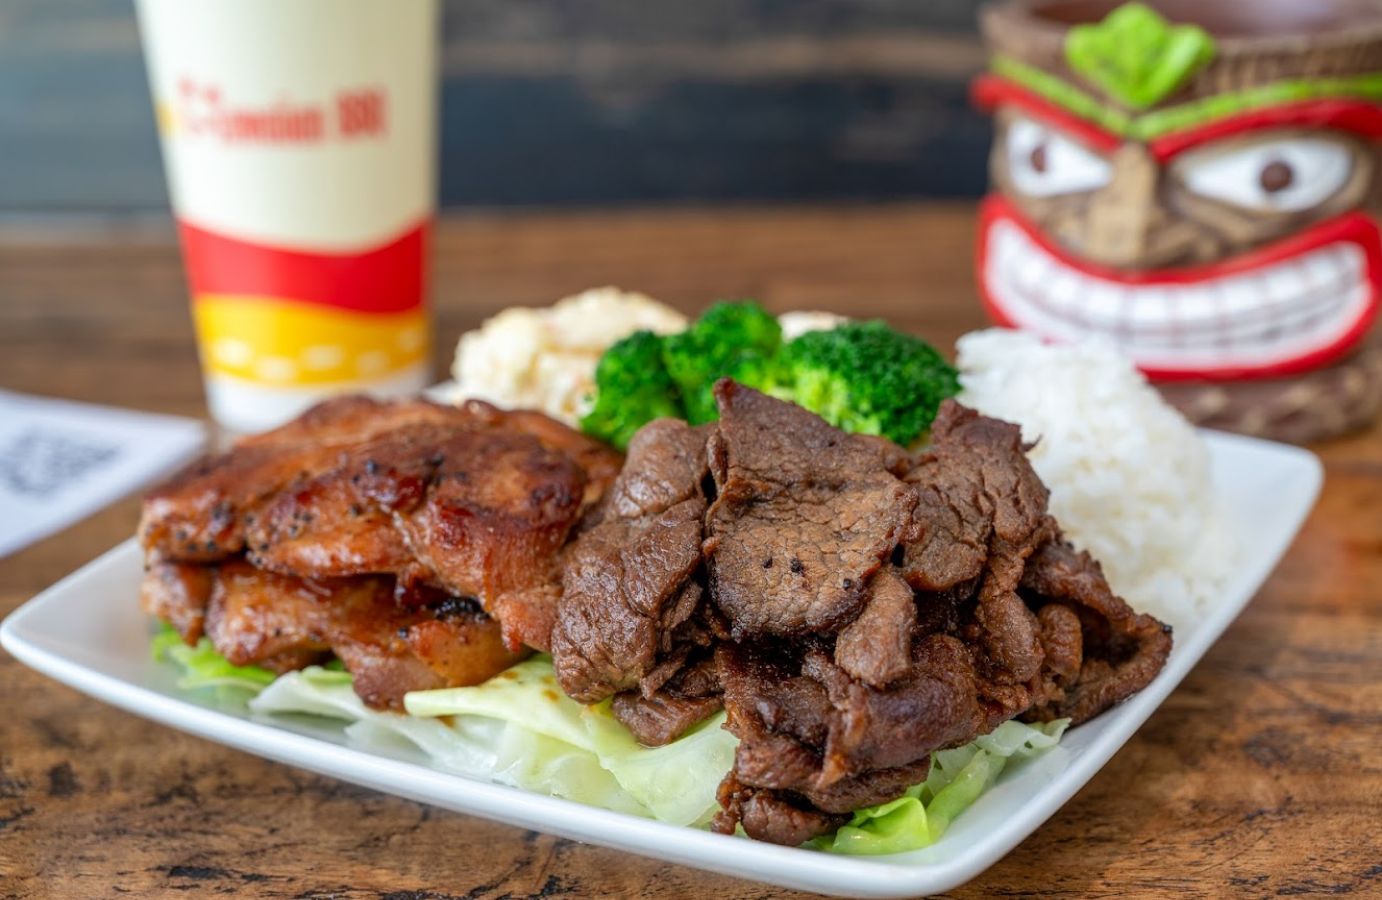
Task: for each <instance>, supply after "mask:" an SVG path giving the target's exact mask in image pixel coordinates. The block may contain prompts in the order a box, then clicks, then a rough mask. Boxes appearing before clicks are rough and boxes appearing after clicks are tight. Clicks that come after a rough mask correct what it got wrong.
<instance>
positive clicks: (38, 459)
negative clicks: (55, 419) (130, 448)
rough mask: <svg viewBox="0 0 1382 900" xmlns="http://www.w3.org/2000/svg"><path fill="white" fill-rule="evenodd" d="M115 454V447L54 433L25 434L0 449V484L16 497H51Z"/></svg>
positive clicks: (37, 432) (118, 453) (106, 461)
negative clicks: (17, 495) (21, 495)
mask: <svg viewBox="0 0 1382 900" xmlns="http://www.w3.org/2000/svg"><path fill="white" fill-rule="evenodd" d="M119 455H120V447H119V445H118V444H107V443H101V442H99V441H93V440H91V439H89V438H86V437H76V436H74V435H69V434H62V433H60V432H55V431H39V430H33V431H26V432H24V433H22V434H20V435H19V436H18V437H16V438H15V439H14V440H13V441H11V442H10V443H9V445H8V446H6V447H4V448H3V449H0V483H3V484H4V485H5V486H7V487H8V488H9V489H10V490H11V491H12V492H14V493H16V494H24V495H26V496H30V497H40V498H41V497H51V496H53V495H54V494H56V493H57V492H58V491H60V490H62V489H63V488H65V487H67V486H68V485H71V484H73V483H75V482H77V481H79V480H81V479H82V478H84V477H85V476H87V475H89V474H90V473H91V472H93V471H94V470H96V469H99V468H101V467H102V466H105V465H108V464H109V463H110V462H111V461H112V460H114V459H115V458H116V457H117V456H119Z"/></svg>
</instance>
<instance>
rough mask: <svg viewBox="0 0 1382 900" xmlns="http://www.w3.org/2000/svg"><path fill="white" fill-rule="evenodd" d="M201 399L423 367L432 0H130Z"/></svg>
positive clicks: (287, 404) (252, 408) (228, 420)
mask: <svg viewBox="0 0 1382 900" xmlns="http://www.w3.org/2000/svg"><path fill="white" fill-rule="evenodd" d="M137 8H138V14H139V24H140V31H141V34H142V37H143V43H144V51H145V56H146V59H147V63H148V70H149V81H150V84H151V87H152V90H153V98H154V106H155V111H156V114H157V121H158V130H159V136H160V141H161V144H162V148H163V160H164V166H165V169H166V171H167V176H168V186H169V192H170V194H171V197H172V205H173V212H174V214H175V216H176V218H177V224H178V230H179V236H180V239H181V242H182V250H183V257H184V263H185V265H186V270H187V279H188V283H189V287H190V290H191V294H192V315H193V320H194V322H195V326H196V334H197V343H198V350H199V353H200V356H201V361H202V369H203V373H204V376H205V383H206V395H207V402H208V406H209V407H210V411H211V415H212V417H213V418H214V419H216V420H217V422H218V423H220V424H221V425H222V426H224V427H226V428H229V429H231V430H235V431H251V430H258V429H263V428H268V427H271V426H273V425H276V424H279V423H281V422H283V421H285V420H287V419H289V418H291V417H292V416H294V415H296V414H298V413H299V412H301V411H302V410H303V409H305V408H306V407H308V406H309V405H311V404H312V403H314V402H316V401H318V400H320V399H322V398H323V397H326V396H328V395H331V394H336V393H341V392H349V391H367V392H371V393H377V394H381V395H397V394H404V393H411V392H415V391H417V390H419V389H420V388H422V387H423V386H424V385H425V383H426V381H427V375H428V360H429V354H430V339H431V336H430V326H429V321H428V317H427V304H426V294H427V288H426V259H427V245H428V234H429V231H430V227H431V222H432V219H433V216H434V213H435V205H436V201H435V193H436V192H435V169H436V156H435V128H436V22H437V5H436V0H406V2H390V0H137Z"/></svg>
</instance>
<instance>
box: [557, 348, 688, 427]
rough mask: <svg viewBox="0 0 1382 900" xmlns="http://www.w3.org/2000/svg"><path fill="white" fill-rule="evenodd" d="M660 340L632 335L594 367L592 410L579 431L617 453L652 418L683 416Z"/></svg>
mask: <svg viewBox="0 0 1382 900" xmlns="http://www.w3.org/2000/svg"><path fill="white" fill-rule="evenodd" d="M662 342H663V339H662V338H661V337H659V336H658V335H656V334H654V333H653V332H651V331H636V332H634V333H633V334H631V335H629V336H628V337H626V338H624V339H623V340H621V341H619V342H617V343H615V344H614V345H613V346H611V347H610V348H609V349H608V350H606V351H605V352H604V355H602V356H601V357H600V362H599V364H598V365H597V366H596V368H595V406H594V407H593V408H592V409H591V410H590V412H588V413H586V415H585V416H583V417H582V418H581V430H582V431H584V432H585V433H586V434H589V435H592V436H594V437H597V438H600V439H601V440H605V441H608V442H609V443H611V444H613V445H614V446H616V447H618V448H619V449H621V450H622V449H624V448H625V447H627V446H628V445H629V439H630V438H632V437H633V435H634V432H636V431H637V430H638V429H640V428H642V427H643V426H644V425H646V424H647V423H649V422H651V421H652V420H653V419H659V418H663V417H673V418H678V419H680V418H684V417H685V413H684V412H683V411H682V408H681V401H680V399H679V393H678V391H677V386H676V385H675V384H674V383H673V382H672V379H671V376H669V375H668V374H667V369H666V367H665V366H663V364H662V349H663V348H662Z"/></svg>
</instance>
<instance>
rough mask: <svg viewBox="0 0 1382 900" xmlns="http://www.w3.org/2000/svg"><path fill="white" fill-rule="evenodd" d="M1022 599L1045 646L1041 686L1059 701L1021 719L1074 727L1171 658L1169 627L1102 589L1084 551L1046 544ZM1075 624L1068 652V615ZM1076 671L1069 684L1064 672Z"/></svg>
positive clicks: (1099, 577) (1142, 682)
mask: <svg viewBox="0 0 1382 900" xmlns="http://www.w3.org/2000/svg"><path fill="white" fill-rule="evenodd" d="M1022 588H1023V591H1024V593H1026V594H1027V595H1028V597H1029V598H1030V602H1031V603H1032V604H1033V605H1035V606H1037V607H1038V608H1039V610H1040V611H1039V612H1038V618H1039V620H1040V621H1041V622H1042V624H1043V633H1042V634H1043V643H1045V644H1046V645H1048V646H1050V647H1051V653H1050V654H1049V658H1048V666H1049V667H1050V677H1049V678H1048V683H1050V684H1053V685H1054V686H1056V687H1059V688H1060V689H1061V690H1060V691H1059V695H1058V696H1056V697H1055V698H1054V699H1050V700H1048V701H1046V702H1044V703H1041V704H1040V705H1037V706H1035V707H1033V708H1032V709H1030V710H1028V711H1027V712H1026V714H1025V716H1024V718H1026V719H1028V720H1029V721H1049V720H1051V719H1059V718H1065V717H1069V718H1070V719H1071V721H1072V724H1075V725H1079V724H1080V723H1081V722H1087V721H1089V720H1090V719H1092V718H1094V717H1095V716H1097V715H1098V714H1099V713H1101V712H1103V711H1104V710H1106V709H1108V708H1109V707H1110V706H1113V705H1114V704H1116V703H1119V702H1121V701H1123V700H1126V699H1127V698H1128V697H1130V696H1132V695H1133V694H1135V693H1137V692H1138V691H1140V690H1142V689H1143V688H1144V687H1146V686H1147V685H1148V684H1149V683H1151V680H1152V679H1153V678H1155V677H1156V675H1157V673H1158V672H1160V671H1161V669H1162V667H1164V666H1165V665H1166V659H1167V657H1168V656H1169V655H1170V653H1171V629H1170V626H1168V625H1164V624H1162V623H1161V622H1159V621H1158V620H1157V619H1155V618H1153V617H1152V616H1149V615H1147V614H1145V613H1137V612H1135V611H1134V610H1133V609H1132V608H1131V607H1129V606H1128V604H1127V603H1126V602H1125V601H1124V600H1123V599H1122V598H1121V597H1119V596H1117V595H1116V594H1114V593H1113V591H1112V590H1110V589H1109V586H1108V582H1107V581H1106V580H1105V579H1104V573H1103V570H1102V569H1101V568H1100V566H1099V564H1098V563H1097V562H1095V561H1094V559H1093V558H1091V557H1090V556H1089V554H1088V553H1084V552H1081V551H1077V550H1075V549H1074V548H1073V547H1071V546H1070V544H1068V543H1067V542H1065V541H1063V540H1054V541H1051V542H1049V543H1047V544H1046V545H1045V546H1043V547H1042V548H1041V550H1040V551H1038V552H1037V553H1036V554H1035V555H1034V556H1033V557H1032V559H1031V560H1030V563H1029V565H1028V566H1027V569H1026V572H1025V573H1024V574H1023V578H1022ZM1072 613H1073V615H1074V617H1075V619H1076V620H1077V621H1078V624H1079V634H1080V645H1079V649H1078V651H1077V650H1076V648H1075V632H1074V628H1073V622H1072V620H1071V614H1072ZM1072 671H1075V672H1078V674H1076V675H1075V676H1074V677H1073V678H1072V677H1071V674H1070V673H1071V672H1072Z"/></svg>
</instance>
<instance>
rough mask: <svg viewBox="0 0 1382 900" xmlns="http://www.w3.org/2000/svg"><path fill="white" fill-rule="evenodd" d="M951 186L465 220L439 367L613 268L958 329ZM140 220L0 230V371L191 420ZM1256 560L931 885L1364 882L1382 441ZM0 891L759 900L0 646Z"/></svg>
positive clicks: (615, 278)
mask: <svg viewBox="0 0 1382 900" xmlns="http://www.w3.org/2000/svg"><path fill="white" fill-rule="evenodd" d="M972 227H973V217H972V212H971V210H970V209H969V208H968V207H935V206H926V207H918V206H894V207H886V208H883V207H861V208H855V209H847V210H832V211H821V210H811V209H798V210H777V211H774V210H765V211H738V212H731V213H725V212H703V213H702V212H684V213H628V214H583V215H560V216H556V215H528V216H518V215H512V216H498V217H495V216H477V217H473V218H466V219H455V220H451V221H448V222H446V223H445V224H444V225H443V227H442V229H441V232H440V235H439V239H438V241H437V247H436V256H435V271H436V280H435V284H436V293H435V296H436V321H437V326H438V338H439V347H438V351H437V359H438V363H439V368H438V373H439V374H440V373H441V372H442V371H443V370H444V366H443V365H442V360H444V359H445V358H446V357H448V356H449V350H450V347H451V346H452V344H453V343H454V341H455V339H456V337H457V336H458V334H459V333H460V332H461V331H462V330H463V329H464V328H467V327H470V326H472V325H474V324H476V323H477V322H478V321H479V320H480V319H481V317H483V316H484V315H487V314H489V313H491V312H493V311H495V310H497V309H500V308H502V307H504V306H507V305H510V304H515V303H527V304H543V303H548V302H550V301H551V300H553V299H555V298H557V297H558V296H561V295H563V294H565V293H568V292H571V291H575V290H578V289H581V288H584V287H587V286H591V285H597V284H605V283H619V284H622V285H625V286H628V287H631V288H639V289H642V290H645V291H647V292H649V293H651V294H653V295H655V296H658V297H661V298H664V299H666V300H668V301H670V302H673V303H675V304H677V305H679V306H683V307H685V308H687V309H693V308H695V307H698V306H700V305H702V304H704V303H705V302H707V301H709V300H711V299H713V298H716V297H721V296H754V297H758V298H761V299H762V300H763V301H764V302H766V303H767V304H768V305H769V306H770V307H772V308H774V309H777V310H785V309H789V308H801V307H823V308H830V309H836V310H839V311H842V312H848V313H851V314H854V315H884V316H887V317H888V318H890V319H891V320H893V321H894V322H895V323H897V324H899V325H902V326H905V327H907V328H909V329H913V330H916V331H919V332H922V333H924V334H926V335H928V336H930V337H932V338H933V339H934V340H936V341H938V342H948V341H950V340H952V339H953V338H954V337H955V336H956V335H958V334H960V333H961V332H963V331H965V330H967V329H969V328H972V327H975V326H976V325H978V324H980V317H979V313H978V310H977V307H976V304H975V301H974V296H973V288H972V279H971V276H970V272H969V269H968V267H969V263H968V260H969V259H970V240H971V234H972ZM169 237H170V236H169V234H168V233H166V232H164V231H162V230H158V229H155V230H154V231H153V232H138V231H131V230H128V229H115V230H112V231H109V232H106V233H101V234H92V235H87V236H84V237H77V238H72V239H66V240H62V241H58V240H55V239H53V238H51V237H33V236H29V237H26V236H25V235H22V234H14V233H9V234H0V386H3V387H5V388H10V389H15V390H22V391H31V392H35V393H43V394H51V395H56V396H63V397H72V398H77V399H81V400H88V401H93V402H97V403H108V404H117V405H122V406H130V407H137V408H141V409H148V410H158V411H165V412H174V413H183V414H189V415H199V414H201V412H202V401H201V396H200V385H199V381H198V377H197V367H196V360H195V355H194V351H193V346H192V335H191V328H190V324H189V321H188V317H187V313H186V299H185V297H184V294H183V283H182V277H181V272H180V269H179V263H178V257H177V252H176V249H175V247H174V245H173V244H172V243H171V242H170V240H169ZM1316 449H1317V450H1318V451H1319V452H1320V453H1321V455H1322V456H1323V457H1324V459H1325V463H1326V468H1327V476H1326V483H1325V490H1324V495H1323V497H1322V499H1321V501H1320V504H1319V506H1318V508H1317V509H1316V510H1315V512H1314V514H1313V515H1312V516H1311V518H1310V520H1309V522H1308V524H1307V525H1306V527H1305V530H1304V531H1303V533H1302V534H1301V536H1300V538H1299V539H1298V540H1297V541H1296V544H1295V546H1294V547H1293V548H1292V550H1291V552H1290V553H1289V555H1288V556H1287V557H1286V560H1285V561H1284V562H1283V563H1282V565H1281V567H1280V569H1279V570H1278V571H1277V572H1276V574H1275V575H1274V576H1273V577H1272V579H1271V581H1270V582H1269V583H1268V584H1267V586H1266V587H1265V588H1264V589H1263V591H1262V593H1261V594H1260V595H1259V596H1258V597H1257V598H1256V599H1255V600H1254V601H1253V602H1252V604H1251V605H1250V606H1249V607H1248V609H1247V611H1246V612H1245V613H1244V614H1243V616H1242V617H1241V618H1240V619H1239V621H1238V622H1237V623H1235V624H1234V625H1233V626H1232V627H1231V628H1230V629H1229V630H1228V632H1227V633H1226V634H1225V636H1224V637H1223V639H1222V640H1220V641H1219V643H1218V644H1217V645H1216V646H1215V647H1214V648H1213V649H1212V650H1210V652H1209V653H1208V655H1207V656H1206V657H1205V658H1204V660H1203V661H1202V662H1201V663H1200V665H1199V666H1198V667H1197V668H1196V669H1195V671H1194V672H1192V673H1191V675H1190V676H1189V677H1188V678H1187V679H1186V681H1185V682H1184V683H1183V684H1182V685H1181V687H1180V688H1179V689H1177V690H1176V692H1175V693H1174V694H1172V695H1171V697H1170V698H1169V700H1168V701H1167V702H1166V703H1165V705H1164V706H1163V707H1162V708H1161V709H1160V710H1159V711H1158V712H1157V713H1156V714H1155V715H1154V716H1153V717H1152V718H1151V720H1150V721H1149V722H1148V723H1147V724H1146V725H1145V726H1144V727H1143V728H1142V729H1141V731H1140V732H1138V734H1137V735H1136V736H1134V737H1133V739H1132V740H1131V741H1129V743H1128V744H1127V746H1126V747H1125V748H1124V749H1123V750H1122V751H1121V752H1120V753H1119V754H1118V755H1117V756H1116V757H1115V758H1114V759H1113V760H1112V761H1111V762H1110V763H1109V765H1108V766H1106V767H1105V768H1104V770H1103V771H1102V772H1100V773H1099V774H1098V775H1097V776H1096V777H1095V778H1094V780H1093V781H1091V782H1090V784H1089V785H1088V786H1087V787H1086V788H1085V789H1084V790H1083V791H1081V792H1080V793H1079V794H1078V795H1077V796H1076V797H1075V798H1074V799H1073V800H1072V801H1071V802H1070V803H1068V804H1067V805H1066V806H1065V807H1064V808H1063V809H1061V810H1060V811H1059V812H1058V813H1057V814H1056V815H1055V816H1053V817H1052V818H1051V820H1050V821H1048V822H1047V823H1046V824H1045V825H1044V826H1042V827H1041V828H1040V829H1039V830H1038V831H1037V832H1036V833H1035V834H1034V835H1032V836H1031V837H1030V838H1029V839H1028V840H1026V841H1025V842H1024V843H1023V844H1022V845H1021V846H1020V847H1018V848H1017V849H1016V850H1014V851H1013V852H1012V853H1011V854H1010V855H1009V856H1008V857H1007V858H1006V859H1004V860H1002V861H1001V862H1000V863H998V864H997V865H995V866H994V867H993V868H991V869H990V870H989V871H987V872H986V873H984V874H983V875H981V876H979V877H978V878H977V879H975V880H974V881H973V882H971V883H970V884H969V885H967V886H965V887H963V888H961V889H959V890H957V891H955V892H954V894H953V896H956V897H989V896H1034V897H1047V896H1055V895H1059V896H1068V897H1105V896H1136V897H1223V896H1244V897H1266V896H1280V895H1311V894H1331V895H1341V894H1342V895H1349V894H1352V895H1355V896H1359V897H1362V896H1379V895H1382V846H1380V843H1382V840H1380V839H1379V833H1382V832H1380V831H1379V825H1378V816H1379V813H1380V812H1382V753H1379V751H1378V746H1379V738H1382V512H1379V511H1380V510H1382V432H1379V431H1376V430H1374V431H1373V432H1372V433H1369V434H1366V435H1362V436H1358V437H1355V438H1351V439H1347V440H1343V441H1339V442H1335V443H1333V444H1330V445H1328V446H1322V447H1318V448H1316ZM135 517H136V503H135V501H134V500H126V501H123V502H121V503H118V504H116V505H114V506H113V507H111V508H109V509H106V510H105V511H103V512H101V513H100V514H98V515H96V516H94V517H92V518H91V519H88V520H87V521H85V522H83V523H81V524H80V525H78V526H76V527H74V528H72V529H70V530H68V531H67V532H65V533H63V534H60V535H58V536H56V537H53V538H50V539H49V540H46V541H44V542H42V543H40V544H38V545H35V546H33V547H30V548H29V549H27V550H24V551H21V552H20V553H18V554H16V555H14V556H12V557H10V558H9V559H6V560H3V561H0V613H5V612H8V611H9V610H10V609H13V608H14V607H15V606H17V605H19V604H20V603H21V602H23V601H24V600H25V599H27V598H28V597H29V596H31V595H32V594H34V593H35V592H37V591H38V590H40V589H42V588H43V587H45V586H47V585H48V584H50V583H52V582H53V581H55V580H57V579H58V578H60V577H61V576H62V575H64V574H66V573H67V572H69V571H71V570H72V569H74V568H76V567H77V566H79V565H81V564H82V563H84V562H86V561H87V560H88V559H90V558H91V557H93V556H95V555H96V554H98V553H99V552H101V551H102V550H104V549H106V548H107V547H109V546H110V545H112V544H114V543H116V542H117V541H120V540H121V539H123V538H125V537H126V536H127V535H129V533H130V532H131V530H132V529H133V527H134V523H135ZM0 710H2V711H3V715H0V896H13V897H64V898H65V897H114V896H119V895H133V896H138V897H149V896H202V895H208V896H209V895H220V896H260V897H298V898H326V897H341V898H399V900H402V898H418V900H421V898H456V897H466V898H499V897H508V898H515V897H559V896H573V897H574V896H645V897H681V896H691V897H701V896H706V897H710V896H714V897H767V896H781V895H782V893H781V892H779V891H776V890H773V889H771V888H767V887H763V886H759V885H754V884H751V883H748V882H744V881H738V880H734V879H731V878H728V877H724V876H717V875H713V874H707V873H703V872H697V871H693V870H690V869H685V868H679V867H675V866H669V865H665V864H662V863H659V862H654V861H649V860H644V859H640V858H637V857H634V856H629V855H626V854H623V853H619V852H614V851H609V850H603V849H598V848H593V847H588V846H584V845H581V844H577V843H574V842H571V841H566V840H559V839H555V838H552V837H548V836H545V835H541V834H535V833H532V832H525V831H521V830H518V829H514V828H510V827H506V826H501V825H495V824H492V823H489V822H486V821H482V820H478V819H473V818H469V817H466V816H462V815H456V814H452V813H448V812H443V811H439V810H435V809H430V808H428V807H426V806H423V805H420V804H417V803H412V802H409V801H406V800H400V799H396V798H394V797H391V796H385V795H381V794H377V793H374V792H372V791H368V790H365V789H362V788H357V787H353V786H351V785H348V784H343V783H341V782H338V781H334V780H332V779H329V778H323V777H318V776H316V775H310V774H307V773H304V772H301V771H298V770H295V769H291V768H288V767H286V766H282V765H277V764H275V763H270V762H266V761H263V760H260V759H257V758H255V757H253V756H249V755H246V754H243V753H239V752H235V751H232V750H228V749H225V748H223V747H220V746H218V745H215V744H211V743H208V742H205V741H202V740H199V739H196V738H192V737H188V736H185V735H182V734H180V733H177V732H174V731H171V730H169V729H166V728H163V727H160V726H156V725H152V724H149V723H147V722H144V721H142V720H139V719H136V718H134V717H132V716H129V715H126V714H124V713H121V712H117V711H115V710H113V709H110V708H107V707H105V706H102V705H101V704H99V703H97V702H96V701H94V700H90V699H87V698H86V697H84V696H82V695H79V694H77V693H76V692H74V691H72V690H69V689H68V688H65V687H62V686H59V685H58V684H56V683H54V682H52V681H49V680H47V679H46V678H44V677H42V676H40V675H38V674H36V673H34V672H31V671H29V670H28V669H25V668H24V667H22V666H20V665H19V664H18V663H17V662H15V661H14V660H13V659H11V658H10V657H8V656H6V655H4V654H2V653H0Z"/></svg>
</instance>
